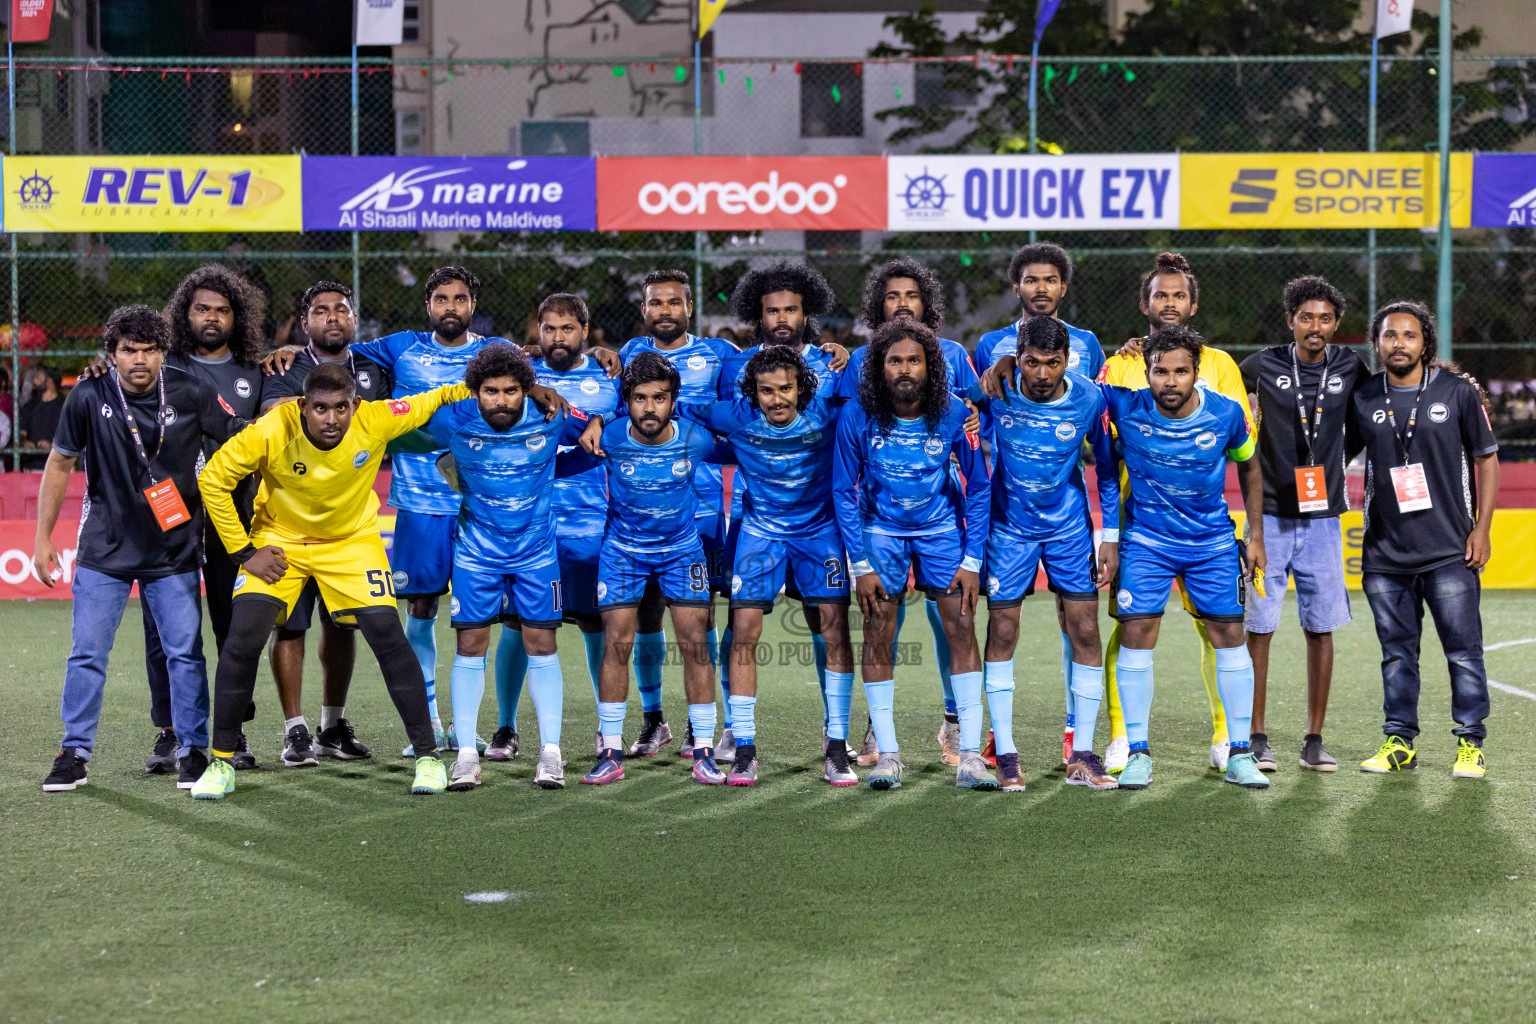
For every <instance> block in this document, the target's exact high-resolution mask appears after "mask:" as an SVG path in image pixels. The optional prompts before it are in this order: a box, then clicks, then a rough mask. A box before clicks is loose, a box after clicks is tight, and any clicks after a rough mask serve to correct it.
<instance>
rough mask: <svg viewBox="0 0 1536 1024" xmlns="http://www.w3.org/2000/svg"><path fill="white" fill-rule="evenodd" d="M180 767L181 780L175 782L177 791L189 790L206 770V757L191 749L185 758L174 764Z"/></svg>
mask: <svg viewBox="0 0 1536 1024" xmlns="http://www.w3.org/2000/svg"><path fill="white" fill-rule="evenodd" d="M176 763H177V764H178V765H180V766H181V778H179V779H177V780H176V788H177V789H191V788H192V787H193V786H195V785H197V780H198V779H200V778H202V777H203V772H205V771H207V770H208V755H207V754H205V753H203V752H202V751H201V750H199V749H198V748H197V747H193V748H192V750H191V751H190V752H189V753H188V754H187V756H186V757H184V758H182V759H181V760H180V761H177V762H176Z"/></svg>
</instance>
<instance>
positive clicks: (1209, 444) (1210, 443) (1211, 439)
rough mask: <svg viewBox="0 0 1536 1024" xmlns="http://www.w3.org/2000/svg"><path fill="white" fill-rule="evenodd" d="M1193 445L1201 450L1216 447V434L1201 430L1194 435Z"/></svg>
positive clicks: (1205, 450)
mask: <svg viewBox="0 0 1536 1024" xmlns="http://www.w3.org/2000/svg"><path fill="white" fill-rule="evenodd" d="M1195 447H1196V448H1199V449H1200V450H1201V451H1203V452H1208V451H1210V450H1211V449H1212V448H1215V447H1216V435H1215V434H1213V433H1212V432H1211V431H1209V430H1202V431H1200V433H1199V434H1196V435H1195Z"/></svg>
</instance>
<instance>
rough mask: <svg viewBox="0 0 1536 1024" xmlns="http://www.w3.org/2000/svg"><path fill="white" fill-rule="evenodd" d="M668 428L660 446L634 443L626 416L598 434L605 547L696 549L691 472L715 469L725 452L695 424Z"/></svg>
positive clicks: (680, 422) (649, 551)
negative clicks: (604, 483) (603, 462)
mask: <svg viewBox="0 0 1536 1024" xmlns="http://www.w3.org/2000/svg"><path fill="white" fill-rule="evenodd" d="M672 427H673V430H672V436H671V437H670V438H669V439H668V440H667V441H666V442H664V443H662V444H642V443H641V442H640V441H637V440H635V438H634V437H633V436H632V435H631V433H630V422H629V417H628V416H620V417H619V418H618V419H616V420H614V421H613V422H612V423H610V424H608V426H607V427H605V428H604V429H603V439H602V448H603V451H604V453H605V454H606V456H607V462H608V529H607V533H606V534H605V536H604V540H603V543H604V544H609V543H612V544H614V545H616V546H617V547H618V548H619V550H621V551H626V552H629V553H630V554H637V555H657V554H665V553H668V552H685V551H688V550H691V549H692V548H694V547H696V546H697V545H698V543H699V528H698V525H697V524H696V523H695V522H694V519H695V518H696V516H697V514H698V506H699V497H698V495H697V494H696V493H695V492H694V483H693V481H694V477H695V471H696V470H697V469H698V468H699V466H701V465H703V464H704V462H705V461H706V460H709V461H711V462H715V463H718V462H719V461H720V459H721V458H722V457H723V455H724V450H723V449H722V447H721V446H720V445H718V444H716V443H715V439H714V437H713V436H712V435H711V434H710V432H709V431H708V430H707V429H705V428H704V427H703V426H701V425H699V424H698V423H695V422H693V421H691V420H686V419H674V420H673V421H672ZM717 468H718V467H717Z"/></svg>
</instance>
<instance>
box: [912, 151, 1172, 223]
mask: <svg viewBox="0 0 1536 1024" xmlns="http://www.w3.org/2000/svg"><path fill="white" fill-rule="evenodd" d="M887 164H888V166H889V167H890V180H889V183H888V185H889V188H888V195H887V197H886V201H887V204H888V214H887V220H888V229H889V230H891V231H1027V230H1030V229H1035V228H1039V229H1045V230H1057V231H1060V230H1074V231H1080V230H1091V229H1101V228H1113V229H1119V230H1126V229H1136V228H1176V227H1178V226H1179V157H1178V156H1177V155H1157V154H1150V153H1142V154H1130V155H1109V156H1102V155H1101V156H893V157H890V158H889V159H888V160H887Z"/></svg>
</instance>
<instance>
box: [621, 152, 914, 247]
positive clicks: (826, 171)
mask: <svg viewBox="0 0 1536 1024" xmlns="http://www.w3.org/2000/svg"><path fill="white" fill-rule="evenodd" d="M885 188H886V182H885V158H884V157H878V156H852V157H824V156H777V157H775V156H674V157H599V158H598V161H597V229H598V230H599V231H677V230H698V229H706V230H723V229H739V230H743V231H774V230H779V231H786V230H787V231H795V230H808V231H858V230H864V229H869V230H875V231H883V230H885V223H886V197H885Z"/></svg>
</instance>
